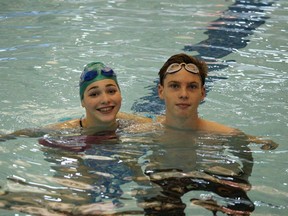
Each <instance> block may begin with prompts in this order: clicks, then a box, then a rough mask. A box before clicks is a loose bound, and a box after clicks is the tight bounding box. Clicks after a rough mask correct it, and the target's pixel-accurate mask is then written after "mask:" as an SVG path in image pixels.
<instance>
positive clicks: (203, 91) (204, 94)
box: [201, 85, 206, 100]
mask: <svg viewBox="0 0 288 216" xmlns="http://www.w3.org/2000/svg"><path fill="white" fill-rule="evenodd" d="M201 93H202V100H204V98H205V97H206V87H205V85H204V86H202V92H201Z"/></svg>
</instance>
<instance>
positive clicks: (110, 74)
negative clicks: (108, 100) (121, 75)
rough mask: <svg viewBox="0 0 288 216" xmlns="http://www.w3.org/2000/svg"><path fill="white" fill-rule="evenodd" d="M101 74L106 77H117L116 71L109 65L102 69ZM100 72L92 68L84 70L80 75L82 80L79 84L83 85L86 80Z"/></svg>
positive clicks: (91, 78)
mask: <svg viewBox="0 0 288 216" xmlns="http://www.w3.org/2000/svg"><path fill="white" fill-rule="evenodd" d="M100 73H101V75H103V76H105V77H111V78H112V77H116V74H115V72H114V71H113V70H112V69H111V68H109V67H104V68H102V69H101V71H100ZM98 75H100V74H99V72H98V71H97V70H91V71H83V73H82V75H81V77H80V82H79V86H81V85H82V84H83V83H84V82H88V81H90V80H93V79H94V78H95V77H97V76H98Z"/></svg>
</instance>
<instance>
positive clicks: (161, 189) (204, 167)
mask: <svg viewBox="0 0 288 216" xmlns="http://www.w3.org/2000/svg"><path fill="white" fill-rule="evenodd" d="M159 141H160V143H161V144H160V145H159V146H157V148H155V149H152V150H151V153H150V154H149V155H147V156H146V157H145V160H143V161H144V163H143V165H142V169H143V170H144V173H145V175H146V176H147V177H149V181H147V182H146V184H145V183H142V185H141V184H140V185H141V187H139V189H138V191H137V195H136V197H137V199H138V202H139V205H140V206H141V207H143V208H144V210H145V213H146V215H185V212H187V210H185V209H186V207H187V206H190V205H191V203H192V204H193V205H200V206H202V207H204V208H206V209H207V210H210V211H212V212H213V213H214V214H216V212H217V211H221V212H223V213H226V214H229V215H230V214H231V215H237V214H240V215H249V214H250V213H251V212H252V211H253V210H254V204H253V202H252V201H251V200H250V199H249V197H248V196H247V191H249V190H250V188H251V185H250V183H249V181H248V177H249V176H250V175H251V172H252V167H253V158H252V153H251V151H250V149H249V147H248V146H247V145H248V142H247V140H246V138H245V136H237V137H229V136H222V135H221V136H220V135H211V134H191V131H189V132H185V131H182V132H180V131H177V132H176V133H173V131H166V132H165V133H164V134H163V136H162V137H160V139H159ZM151 182H152V183H153V184H152V186H151ZM196 191H197V193H195V194H194V192H196ZM199 192H200V196H197V194H198V195H199ZM187 193H189V195H188V196H189V197H190V202H191V203H184V202H183V200H182V198H183V196H184V195H185V194H187ZM192 213H193V212H192Z"/></svg>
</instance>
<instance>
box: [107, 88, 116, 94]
mask: <svg viewBox="0 0 288 216" xmlns="http://www.w3.org/2000/svg"><path fill="white" fill-rule="evenodd" d="M116 92H117V89H115V88H110V89H107V93H108V94H115V93H116Z"/></svg>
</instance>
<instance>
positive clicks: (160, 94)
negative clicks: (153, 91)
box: [158, 84, 164, 100]
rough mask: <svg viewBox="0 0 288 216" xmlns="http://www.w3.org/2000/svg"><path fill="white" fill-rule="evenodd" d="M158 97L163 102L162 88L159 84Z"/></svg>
mask: <svg viewBox="0 0 288 216" xmlns="http://www.w3.org/2000/svg"><path fill="white" fill-rule="evenodd" d="M158 96H159V98H160V99H161V100H164V97H163V86H162V85H161V84H158Z"/></svg>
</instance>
